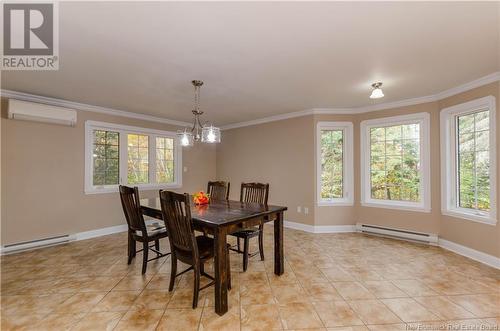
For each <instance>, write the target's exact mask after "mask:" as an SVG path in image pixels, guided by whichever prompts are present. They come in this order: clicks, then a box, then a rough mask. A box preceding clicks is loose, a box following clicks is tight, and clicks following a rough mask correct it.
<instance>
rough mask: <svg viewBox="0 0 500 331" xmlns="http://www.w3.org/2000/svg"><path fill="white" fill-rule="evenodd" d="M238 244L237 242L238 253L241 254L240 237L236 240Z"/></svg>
mask: <svg viewBox="0 0 500 331" xmlns="http://www.w3.org/2000/svg"><path fill="white" fill-rule="evenodd" d="M236 242H237V245H238V246H237V247H238V253H239V252H241V247H240V237H237V238H236Z"/></svg>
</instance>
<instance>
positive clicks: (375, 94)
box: [370, 82, 384, 99]
mask: <svg viewBox="0 0 500 331" xmlns="http://www.w3.org/2000/svg"><path fill="white" fill-rule="evenodd" d="M372 87H373V91H372V94H371V95H370V99H379V98H383V97H384V92H382V82H378V83H373V84H372Z"/></svg>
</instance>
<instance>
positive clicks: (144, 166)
mask: <svg viewBox="0 0 500 331" xmlns="http://www.w3.org/2000/svg"><path fill="white" fill-rule="evenodd" d="M85 132H86V133H85V137H86V138H85V193H107V192H117V191H118V185H119V184H123V185H134V186H138V187H139V188H142V189H157V188H158V189H159V188H178V187H180V186H181V183H182V178H181V175H182V172H181V171H180V169H181V167H182V165H181V162H182V160H181V158H182V155H181V151H182V150H181V148H180V146H179V145H178V143H177V138H176V134H175V133H173V132H166V131H158V130H150V129H143V128H137V127H131V126H124V125H115V124H110V123H102V122H94V121H87V122H86V123H85Z"/></svg>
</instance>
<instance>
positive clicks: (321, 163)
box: [316, 122, 354, 205]
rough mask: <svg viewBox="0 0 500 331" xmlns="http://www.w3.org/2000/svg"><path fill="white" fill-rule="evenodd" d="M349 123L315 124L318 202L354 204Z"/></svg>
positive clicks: (350, 126)
mask: <svg viewBox="0 0 500 331" xmlns="http://www.w3.org/2000/svg"><path fill="white" fill-rule="evenodd" d="M352 140H353V138H352V123H351V122H318V124H317V138H316V144H317V147H316V149H317V152H316V153H317V154H316V158H317V176H318V177H317V201H318V205H352V204H353V196H354V194H353V176H352V172H353V171H354V169H353V160H352V158H353V144H352Z"/></svg>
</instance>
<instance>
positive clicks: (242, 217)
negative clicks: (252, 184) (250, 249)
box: [140, 198, 287, 315]
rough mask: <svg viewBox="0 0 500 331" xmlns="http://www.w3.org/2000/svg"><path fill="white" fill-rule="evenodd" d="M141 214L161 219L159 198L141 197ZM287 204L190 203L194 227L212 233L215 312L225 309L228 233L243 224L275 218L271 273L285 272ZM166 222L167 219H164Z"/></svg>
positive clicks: (230, 201) (226, 309) (225, 201)
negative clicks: (284, 230)
mask: <svg viewBox="0 0 500 331" xmlns="http://www.w3.org/2000/svg"><path fill="white" fill-rule="evenodd" d="M140 203H141V208H142V212H143V214H144V215H147V216H150V217H154V218H157V219H161V220H162V219H163V217H162V213H161V207H160V199H159V198H149V199H141V202H140ZM285 210H287V207H283V206H273V205H263V204H257V203H248V202H240V201H232V200H220V201H217V200H216V201H211V202H210V203H209V204H207V205H201V206H196V205H191V217H192V219H193V224H194V228H195V229H196V230H198V231H203V232H204V233H208V234H211V235H213V237H214V246H215V247H214V251H215V257H214V272H215V291H214V292H215V312H216V313H217V314H219V315H223V314H225V313H226V312H227V311H228V298H227V291H228V287H227V286H228V284H227V271H226V270H227V267H228V266H227V261H228V259H227V254H229V253H228V250H227V238H226V237H227V235H228V234H231V233H233V232H236V231H238V230H241V229H242V228H247V227H251V226H256V225H259V224H260V222H274V273H275V274H276V275H282V274H283V272H284V252H283V213H284V212H285ZM166 221H167V222H168V220H166Z"/></svg>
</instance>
